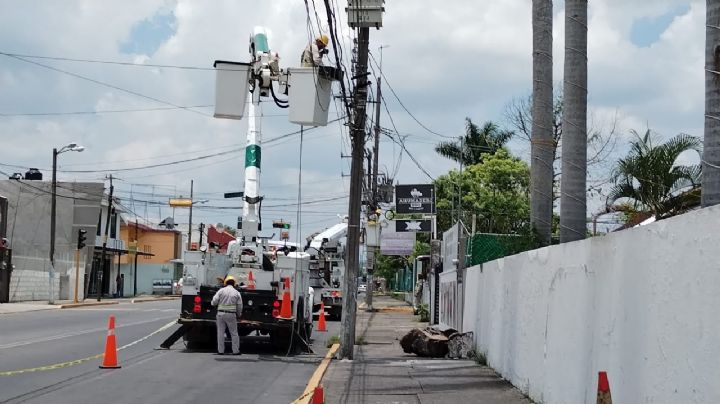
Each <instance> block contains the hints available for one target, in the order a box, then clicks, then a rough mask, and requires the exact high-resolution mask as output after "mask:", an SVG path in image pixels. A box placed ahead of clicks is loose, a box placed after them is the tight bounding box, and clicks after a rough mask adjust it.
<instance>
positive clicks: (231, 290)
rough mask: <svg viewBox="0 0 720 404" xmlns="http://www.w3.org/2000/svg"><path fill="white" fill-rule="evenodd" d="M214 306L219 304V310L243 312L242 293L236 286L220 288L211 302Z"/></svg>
mask: <svg viewBox="0 0 720 404" xmlns="http://www.w3.org/2000/svg"><path fill="white" fill-rule="evenodd" d="M210 304H212V305H213V306H218V310H219V311H226V312H227V311H229V312H235V313H240V314H242V309H243V302H242V295H240V292H238V291H237V290H236V289H235V287H234V286H232V285H228V286H225V287H224V288H222V289H220V290H218V291H217V292H216V293H215V296H213V298H212V302H210Z"/></svg>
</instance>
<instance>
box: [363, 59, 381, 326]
mask: <svg viewBox="0 0 720 404" xmlns="http://www.w3.org/2000/svg"><path fill="white" fill-rule="evenodd" d="M380 50H381V52H382V48H380ZM381 60H382V59H381ZM380 67H381V68H382V65H380ZM381 72H382V70H381ZM381 74H382V73H381ZM380 79H381V77H380V76H378V78H377V89H376V90H375V94H376V95H375V146H374V147H373V166H372V185H371V189H370V192H371V195H372V203H371V204H370V206H372V208H373V209H376V208H377V203H378V201H379V200H380V198H379V197H378V165H379V161H380V157H379V156H380V105H381V103H382V93H381V92H380ZM368 170H370V168H369V167H368ZM368 213H369V214H376V212H368ZM379 225H380V222H379V220H378V222H377V223H376V226H379ZM378 234H379V232H378ZM378 242H380V240H378ZM377 252H378V248H377V247H368V252H367V254H368V261H369V260H370V257H372V265H369V266H368V275H367V292H365V305H366V306H367V311H369V312H372V311H373V289H374V288H375V281H374V278H375V270H376V269H377Z"/></svg>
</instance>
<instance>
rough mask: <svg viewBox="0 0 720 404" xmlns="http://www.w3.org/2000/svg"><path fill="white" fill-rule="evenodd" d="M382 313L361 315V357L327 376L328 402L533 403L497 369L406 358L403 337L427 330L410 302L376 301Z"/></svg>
mask: <svg viewBox="0 0 720 404" xmlns="http://www.w3.org/2000/svg"><path fill="white" fill-rule="evenodd" d="M373 306H374V307H375V309H377V310H378V311H377V312H375V313H367V312H364V311H358V317H357V324H356V329H357V333H356V335H357V336H358V338H360V337H363V338H364V339H365V341H366V342H367V345H356V346H355V359H354V360H352V361H350V360H340V361H338V360H335V361H333V362H332V363H331V364H330V367H329V368H328V371H327V373H326V374H325V376H324V377H323V380H322V384H323V386H324V387H325V395H326V402H327V403H332V404H336V403H342V404H351V403H352V404H356V403H373V404H375V403H398V404H404V403H407V404H411V403H417V404H427V403H443V404H448V403H481V404H501V403H502V404H531V403H532V401H530V400H528V399H527V398H525V396H524V395H523V394H522V393H520V391H519V390H517V389H515V388H514V387H513V386H512V385H511V384H510V383H508V382H506V381H504V380H503V379H501V378H500V377H499V376H498V375H497V374H496V373H495V372H494V371H493V370H492V369H490V368H488V367H485V366H480V365H477V364H476V363H475V361H473V360H450V359H430V358H420V357H417V356H415V355H413V354H406V353H404V352H403V350H402V348H401V347H400V338H402V336H403V335H405V333H407V332H408V331H409V330H411V329H413V328H417V327H424V326H426V325H427V324H426V323H420V322H418V321H417V320H416V317H415V316H414V315H413V313H412V308H410V307H409V306H407V305H406V304H405V303H404V302H401V301H398V300H395V299H392V298H390V297H386V296H376V297H374V302H373Z"/></svg>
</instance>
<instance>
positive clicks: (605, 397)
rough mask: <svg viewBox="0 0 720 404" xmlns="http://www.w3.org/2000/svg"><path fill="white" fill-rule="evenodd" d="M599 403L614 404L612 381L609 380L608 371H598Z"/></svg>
mask: <svg viewBox="0 0 720 404" xmlns="http://www.w3.org/2000/svg"><path fill="white" fill-rule="evenodd" d="M597 404H612V397H611V396H610V382H609V381H608V377H607V372H600V373H598V392H597Z"/></svg>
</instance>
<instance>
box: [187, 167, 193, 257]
mask: <svg viewBox="0 0 720 404" xmlns="http://www.w3.org/2000/svg"><path fill="white" fill-rule="evenodd" d="M192 206H193V180H190V218H189V219H188V242H187V250H188V251H190V250H191V249H192Z"/></svg>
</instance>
